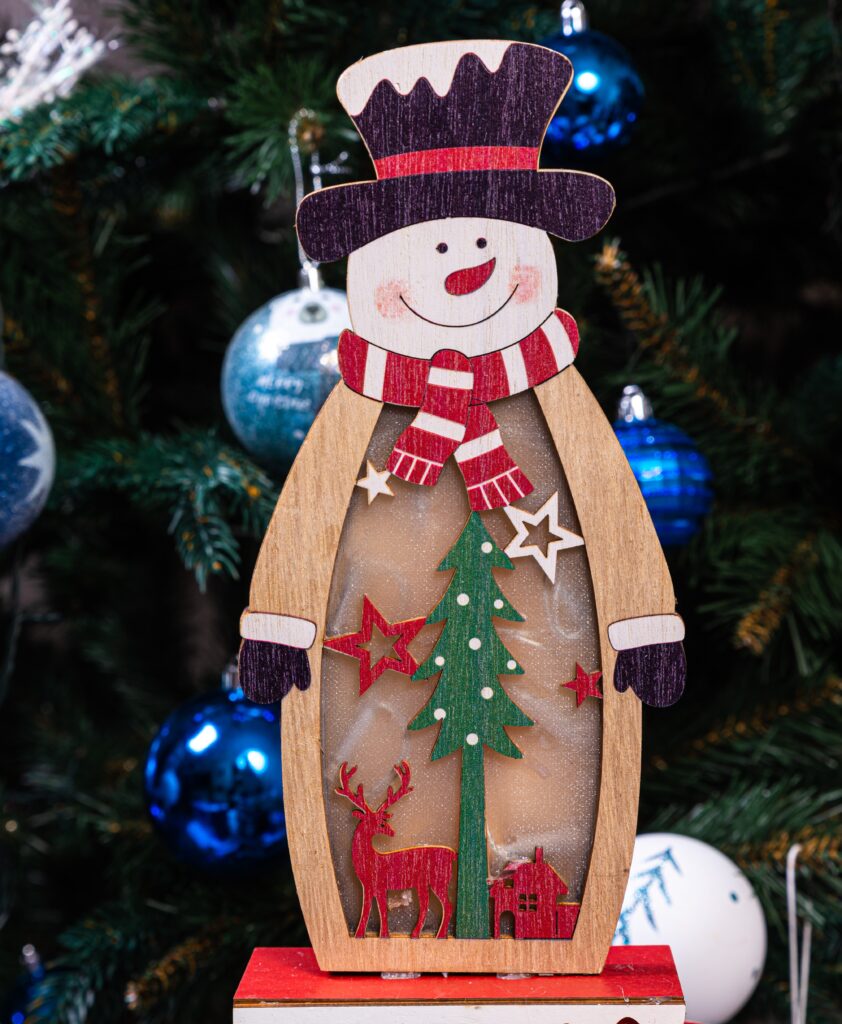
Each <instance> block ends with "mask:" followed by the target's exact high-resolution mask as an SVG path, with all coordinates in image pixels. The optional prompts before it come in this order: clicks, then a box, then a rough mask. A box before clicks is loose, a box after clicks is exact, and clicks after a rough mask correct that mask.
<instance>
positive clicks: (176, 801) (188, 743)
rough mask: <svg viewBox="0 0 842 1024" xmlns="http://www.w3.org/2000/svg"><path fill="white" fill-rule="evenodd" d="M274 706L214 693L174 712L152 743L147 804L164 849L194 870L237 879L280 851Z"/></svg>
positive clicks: (282, 834) (233, 693)
mask: <svg viewBox="0 0 842 1024" xmlns="http://www.w3.org/2000/svg"><path fill="white" fill-rule="evenodd" d="M279 739H280V714H279V708H278V705H276V704H275V705H257V704H252V703H251V701H249V700H247V699H246V697H245V695H244V694H243V691H242V690H240V689H233V690H219V691H217V692H214V693H209V694H205V695H204V696H201V697H197V698H195V699H194V700H191V701H188V703H186V704H184V705H183V706H182V707H180V708H178V710H176V711H174V712H173V713H172V714H171V715H170V717H169V718H168V719H167V720H166V721H165V722H164V724H163V725H162V726H161V729H160V731H159V732H158V735H157V736H156V737H155V739H154V740H153V741H152V745H151V747H150V748H149V753H148V755H147V758H146V765H145V768H144V783H145V790H146V803H147V807H148V810H149V814H150V815H151V818H152V822H153V824H154V825H155V827H156V829H157V830H158V832H159V833H160V834H161V835H162V836H163V838H164V840H165V841H166V843H167V846H169V848H170V849H171V850H172V852H173V853H174V854H175V855H176V856H177V857H178V858H179V859H180V860H183V861H185V862H186V863H188V864H191V865H193V866H194V867H197V868H208V869H212V870H216V871H224V872H229V873H238V872H239V873H241V872H243V871H245V870H247V869H248V868H250V867H254V866H255V865H259V864H262V863H264V862H266V861H268V860H270V859H271V858H272V857H274V856H276V855H277V854H279V853H280V852H281V851H282V850H284V849H285V848H286V822H285V819H284V804H283V789H282V786H281V746H280V742H279Z"/></svg>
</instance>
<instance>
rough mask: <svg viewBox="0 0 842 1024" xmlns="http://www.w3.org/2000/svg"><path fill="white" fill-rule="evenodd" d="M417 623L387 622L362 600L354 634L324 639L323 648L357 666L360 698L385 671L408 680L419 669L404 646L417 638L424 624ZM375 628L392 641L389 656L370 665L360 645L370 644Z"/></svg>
mask: <svg viewBox="0 0 842 1024" xmlns="http://www.w3.org/2000/svg"><path fill="white" fill-rule="evenodd" d="M426 621H427V620H426V618H425V617H423V616H422V617H421V618H420V619H405V620H404V621H403V622H387V621H386V620H385V619H384V618H383V616H382V615H381V614H380V612H379V611H378V610H377V609H376V608H375V607H374V605H373V604H372V602H371V601H370V600H369V599H368V597H367V596H364V597H363V621H362V624H361V625H360V628H359V629H358V630H357V632H356V633H345V634H344V635H343V636H330V637H327V638H326V639H325V647H329V648H330V649H331V650H332V651H339V652H340V653H341V654H348V655H350V656H351V657H352V658H357V659H358V660H359V663H360V694H363V693H365V691H366V690H367V689H368V688H369V686H371V684H372V683H373V682H374V681H375V680H377V679H379V678H380V676H382V675H383V673H384V672H386V671H387V670H388V669H390V668H391V669H394V671H395V672H402V673H403V674H404V675H407V676H411V675H412V673H413V672H414V671H415V670H416V669H417V668H418V662H417V661H416V660H415V658H413V657H412V655H411V654H410V653H409V649H408V647H407V644H409V642H410V641H411V640H412V639H413V638H414V637H415V636H416V634H417V633H418V632H419V631H420V630H421V628H422V626H423V625H424V623H425V622H426ZM373 626H377V628H378V629H379V630H380V632H381V633H382V634H383V636H386V637H392V636H393V637H395V638H396V639H395V640H394V642H393V651H392V654H387V655H385V656H384V657H382V658H379V659H378V660H377V661H376V662H375V663H374V664H373V665H372V663H371V651H370V650H369V649H368V648H367V647H364V646H363V644H368V643H370V642H371V630H372V627H373Z"/></svg>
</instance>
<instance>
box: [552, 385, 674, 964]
mask: <svg viewBox="0 0 842 1024" xmlns="http://www.w3.org/2000/svg"><path fill="white" fill-rule="evenodd" d="M535 391H536V395H537V396H538V401H539V402H540V404H541V408H542V409H543V411H544V416H545V417H546V419H547V425H548V426H549V429H550V432H551V434H552V436H553V440H554V441H555V444H556V448H557V449H558V454H559V458H560V459H561V464H562V466H563V467H564V471H565V474H566V475H567V480H568V483H569V484H570V488H571V491H572V493H573V499H574V502H575V505H576V512H577V515H578V516H579V522H580V525H581V529H582V536H583V537H584V538H585V545H586V547H587V552H588V560H589V562H590V568H591V578H592V580H593V587H594V600H595V604H596V611H597V618H598V621H599V628H600V646H601V653H602V672H603V678H604V679H605V687H604V699H603V717H602V730H603V732H602V734H603V760H602V776H601V780H600V790H599V805H598V810H597V820H596V832H595V836H594V844H593V850H592V853H591V862H590V866H589V869H588V876H587V882H586V885H585V892H584V896H583V900H582V913H581V916H580V919H579V923H578V926H577V928H576V933H575V935H574V938H573V942H572V943H571V945H575V946H576V947H577V950H576V952H577V953H578V952H579V951H581V953H582V955H583V958H584V957H585V956H588V957H590V958H591V963H592V964H593V968H592V969H594V970H597V971H598V970H601V969H602V964H603V962H604V960H605V954H606V951H607V950H608V948H609V946H610V944H611V938H612V935H613V932H614V928H615V926H616V922H617V918H618V917H619V914H620V908H621V906H622V902H623V894H624V893H625V889H626V883H627V881H628V872H629V865H630V864H631V857H632V849H633V847H634V837H635V828H636V823H637V805H638V799H639V793H640V745H641V707H640V703H639V702H638V701H637V700H635V699H634V697H633V695H632V694H630V693H625V694H620V693H618V692H617V691H616V690H615V688H614V686H613V676H614V665H615V661H616V652H615V651H614V649H613V648H612V646H611V644H610V642H609V640H608V626H609V625H610V624H611V623H612V622H617V621H619V620H621V619H631V618H636V617H638V616H641V615H656V614H672V613H674V612H675V595H674V593H673V588H672V581H671V580H670V576H669V571H668V569H667V565H666V560H665V559H664V555H663V552H662V551H661V546H660V544H659V542H658V538H657V535H656V533H655V528H654V526H653V525H652V520H651V518H650V516H649V512H648V510H647V508H646V504H645V502H644V500H643V496H642V494H641V493H640V488H639V487H638V485H637V482H636V480H635V479H634V476H633V474H632V471H631V468H630V467H629V464H628V460H627V459H626V457H625V455H624V453H623V450H622V448H621V447H620V444H619V442H618V441H617V438H616V436H615V434H614V431H613V430H612V428H611V424H610V423H609V422H608V420H607V419H606V417H605V415H604V414H603V412H602V410H601V409H600V407H599V404H598V402H597V401H596V399H595V398H594V396H593V394H592V393H591V391H590V389H589V388H588V386H587V385H586V384H585V382H584V381H583V380H582V377H581V375H580V374H579V372H578V371H577V370H576V369H575V367H570V368H569V369H567V370H565V372H564V373H563V374H560V375H559V376H558V377H555V378H554V379H553V380H551V381H548V382H547V383H546V384H542V385H540V386H539V387H538V388H536V389H535ZM576 969H577V970H583V968H579V967H577V968H576Z"/></svg>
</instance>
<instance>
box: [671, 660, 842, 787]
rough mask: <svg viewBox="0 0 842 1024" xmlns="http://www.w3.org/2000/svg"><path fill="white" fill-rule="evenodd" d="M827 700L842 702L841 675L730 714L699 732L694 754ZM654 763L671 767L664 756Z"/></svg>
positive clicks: (755, 732) (757, 732)
mask: <svg viewBox="0 0 842 1024" xmlns="http://www.w3.org/2000/svg"><path fill="white" fill-rule="evenodd" d="M825 704H842V678H840V677H839V676H828V678H827V679H826V680H825V681H824V683H822V685H821V686H819V687H817V688H816V689H815V690H811V691H810V692H808V693H805V694H804V695H803V696H801V697H796V698H795V699H794V700H790V701H784V702H782V703H780V704H776V705H775V706H773V707H766V708H761V709H760V710H759V711H756V712H755V713H754V714H753V715H751V717H750V718H739V717H737V716H736V715H729V716H728V718H726V719H725V721H724V722H722V723H720V724H719V725H715V726H713V727H712V728H711V729H709V730H708V731H707V732H706V733H705V734H704V736H699V737H697V738H696V739H695V740H693V741H692V742H691V743H690V751H691V753H690V756H691V757H695V756H697V755H699V754H703V753H704V752H705V751H706V750H708V749H710V748H711V747H718V746H720V745H721V744H723V743H730V742H731V741H732V740H735V739H738V738H739V739H744V738H747V737H751V736H755V737H756V736H762V735H763V734H764V733H766V732H768V731H769V729H771V728H772V726H773V725H774V724H775V722H777V721H779V720H780V719H781V718H787V717H789V715H792V714H796V715H806V714H808V713H809V712H810V711H813V710H815V708H818V707H822V706H824V705H825ZM685 756H686V755H685ZM651 764H652V766H653V767H654V768H656V769H658V770H659V771H665V770H666V769H667V768H668V767H669V763H668V762H667V761H666V760H665V759H664V758H662V757H657V758H653V760H652V762H651Z"/></svg>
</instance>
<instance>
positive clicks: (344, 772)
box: [336, 761, 373, 814]
mask: <svg viewBox="0 0 842 1024" xmlns="http://www.w3.org/2000/svg"><path fill="white" fill-rule="evenodd" d="M356 771H357V766H356V765H354V767H353V768H349V767H348V762H347V761H343V762H342V767H341V768H340V769H339V781H340V783H341V786H340V787H338V788H337V790H336V792H337V793H338V794H339V796H347V797H348V799H349V800H350V801H351V803H352V804H353V805H354V807H358V808H359V809H360V810H361V811H365V812H366V813H367V814H372V813H373V811H372V810H371V808H370V807H369V806H368V804H367V803H366V802H365V797H364V796H363V784H362V783H360V784H359V785H358V786H357V789H356V792H355V791H354V790H352V789H351V785H350V783H351V779H352V778H353V777H354V775H355V773H356Z"/></svg>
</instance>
